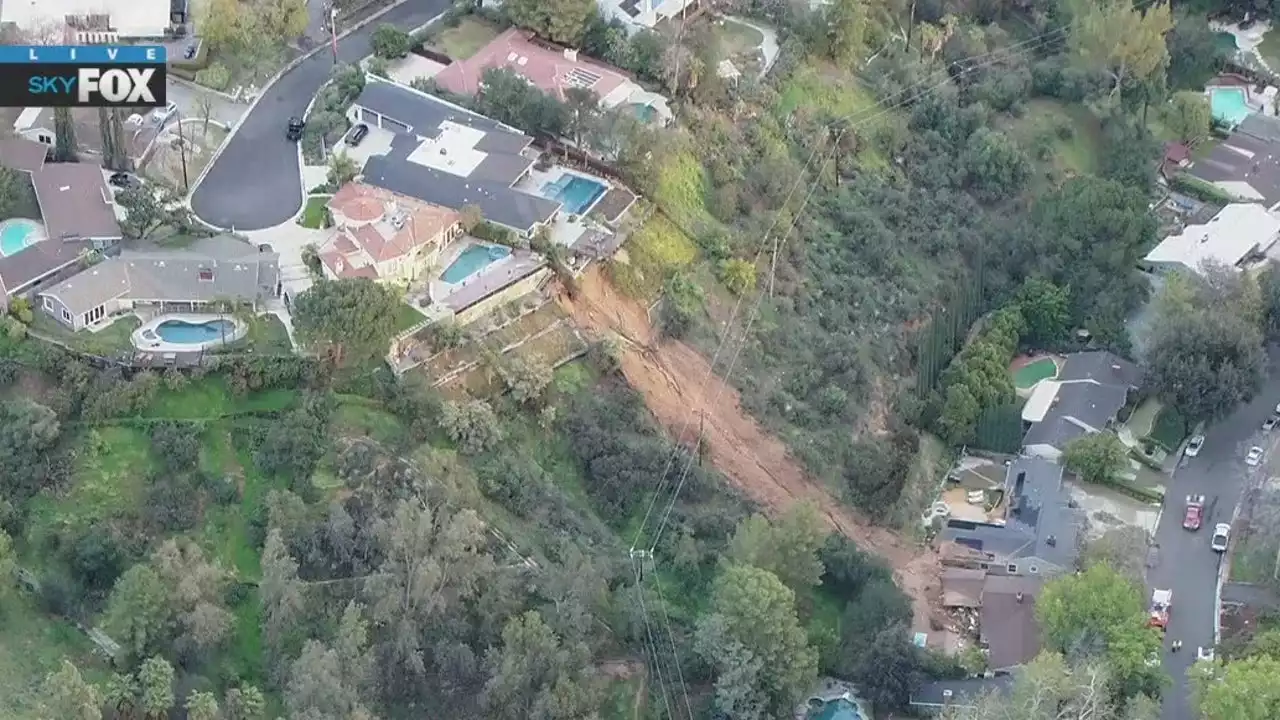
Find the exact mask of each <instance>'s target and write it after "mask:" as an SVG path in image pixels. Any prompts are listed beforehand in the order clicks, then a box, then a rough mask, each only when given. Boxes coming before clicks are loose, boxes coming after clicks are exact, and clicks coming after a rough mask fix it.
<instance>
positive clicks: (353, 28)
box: [187, 0, 409, 232]
mask: <svg viewBox="0 0 1280 720" xmlns="http://www.w3.org/2000/svg"><path fill="white" fill-rule="evenodd" d="M408 1H409V0H396V1H395V2H393V3H391V4H390V5H388V6H386V7H384V8H382V9H381V10H379V11H378V12H376V13H374V14H372V15H370V16H369V17H367V18H365V19H363V20H361V21H360V22H358V23H356V24H355V25H352V26H351V27H349V28H347V29H346V30H343V31H342V32H341V33H339V34H338V42H342V41H343V40H345V39H346V38H347V37H348V36H349V35H351V34H352V33H354V32H356V31H357V30H360V29H361V28H364V27H365V26H366V25H368V24H369V23H372V22H373V21H375V20H377V19H378V18H380V17H382V16H383V15H386V14H387V13H389V12H391V11H392V10H394V9H396V8H398V7H400V6H401V5H403V4H405V3H406V2H408ZM331 47H332V45H331V43H324V44H321V45H317V46H315V47H314V48H311V50H309V51H307V52H305V53H303V54H302V55H300V56H298V57H296V58H294V59H293V60H290V61H289V63H288V64H287V65H285V66H284V67H283V68H281V69H280V71H279V72H277V73H276V74H275V75H273V76H271V79H270V80H268V81H267V83H266V84H265V85H263V86H262V89H261V90H259V91H258V96H257V97H255V98H254V99H253V102H251V103H249V107H248V108H246V109H245V111H244V114H242V115H241V116H240V121H239V122H237V123H236V126H235V127H234V128H233V129H232V130H231V132H230V133H229V134H228V135H227V137H226V139H225V140H223V141H222V146H221V147H219V148H218V151H217V152H216V153H214V154H213V157H211V158H209V164H208V165H205V166H204V170H202V171H201V172H200V177H198V178H196V181H195V182H194V183H192V184H191V190H190V191H189V192H188V193H187V205H188V206H190V205H191V198H192V197H193V196H194V195H195V192H196V188H198V187H200V183H202V182H204V178H205V176H206V175H208V174H209V171H210V170H212V169H213V166H214V165H216V164H217V162H218V158H219V157H221V156H222V151H223V150H225V149H226V147H227V146H228V145H230V144H231V140H232V138H234V137H235V135H236V133H237V132H239V130H240V128H241V127H243V126H244V119H245V118H247V117H248V116H249V114H250V113H252V112H253V109H254V108H255V107H257V105H258V103H259V102H261V101H262V98H263V97H265V96H266V94H267V91H268V90H270V89H271V86H272V85H275V84H276V83H277V82H279V80H280V78H282V77H284V76H285V75H287V74H289V73H290V72H292V71H293V70H295V69H297V67H298V66H299V65H301V64H302V63H304V62H306V61H307V60H310V59H311V57H312V56H314V55H315V54H316V53H318V52H320V51H321V50H329V49H330V48H331ZM312 100H313V101H314V97H313V98H312ZM298 172H299V174H301V172H302V169H301V166H299V169H298ZM303 196H304V197H305V196H306V189H305V188H303ZM194 212H195V210H192V213H193V214H194ZM196 219H197V220H199V217H197V218H196ZM200 222H202V223H204V224H205V225H208V226H209V227H214V228H216V227H217V226H216V225H214V224H212V223H209V222H205V221H204V220H200ZM223 232H226V230H225V229H223Z"/></svg>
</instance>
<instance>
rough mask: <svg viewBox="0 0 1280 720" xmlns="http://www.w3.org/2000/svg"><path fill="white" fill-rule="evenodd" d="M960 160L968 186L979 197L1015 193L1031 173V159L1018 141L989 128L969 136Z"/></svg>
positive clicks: (991, 198) (989, 197)
mask: <svg viewBox="0 0 1280 720" xmlns="http://www.w3.org/2000/svg"><path fill="white" fill-rule="evenodd" d="M960 162H961V163H962V165H963V166H964V168H965V171H966V173H967V178H968V184H969V186H970V187H972V188H973V189H974V191H975V192H976V193H977V194H978V195H979V197H981V198H983V199H984V200H988V201H992V202H995V201H998V200H1003V199H1005V198H1008V197H1012V196H1013V195H1016V194H1017V192H1018V191H1019V190H1020V189H1021V188H1022V186H1023V185H1024V184H1025V183H1026V180H1027V177H1028V176H1029V175H1030V174H1031V163H1030V161H1029V160H1028V159H1027V154H1026V153H1025V152H1023V151H1022V148H1020V147H1018V144H1017V142H1015V141H1014V140H1013V139H1012V138H1010V137H1009V136H1008V135H1005V134H1004V133H1002V132H999V131H996V130H989V129H986V128H982V129H980V130H978V131H977V132H975V133H974V134H973V135H970V136H969V144H968V147H967V148H966V149H965V152H964V155H963V156H962V157H961V159H960Z"/></svg>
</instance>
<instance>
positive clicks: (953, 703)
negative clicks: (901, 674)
mask: <svg viewBox="0 0 1280 720" xmlns="http://www.w3.org/2000/svg"><path fill="white" fill-rule="evenodd" d="M1014 680H1015V677H1014V676H1013V675H1012V674H1008V673H1006V674H993V675H992V676H990V677H980V678H970V679H967V680H938V681H935V682H928V683H925V684H923V685H921V686H920V687H919V688H916V690H915V692H913V693H911V700H910V706H911V709H912V710H913V711H915V713H916V714H922V715H938V714H941V713H942V712H944V711H945V710H947V709H948V708H958V709H964V708H971V707H974V703H975V702H976V701H977V700H978V699H979V698H982V697H985V696H987V695H989V694H998V695H1007V694H1008V693H1009V692H1010V691H1012V690H1013V683H1014Z"/></svg>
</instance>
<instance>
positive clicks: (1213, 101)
mask: <svg viewBox="0 0 1280 720" xmlns="http://www.w3.org/2000/svg"><path fill="white" fill-rule="evenodd" d="M1209 111H1210V113H1212V115H1213V119H1214V120H1216V121H1218V122H1220V123H1225V124H1226V125H1228V126H1230V127H1233V128H1234V127H1235V126H1237V125H1239V124H1240V123H1242V122H1244V120H1245V118H1247V117H1249V116H1250V115H1252V114H1253V108H1251V107H1249V96H1248V94H1247V93H1246V92H1245V90H1244V88H1238V87H1215V88H1209Z"/></svg>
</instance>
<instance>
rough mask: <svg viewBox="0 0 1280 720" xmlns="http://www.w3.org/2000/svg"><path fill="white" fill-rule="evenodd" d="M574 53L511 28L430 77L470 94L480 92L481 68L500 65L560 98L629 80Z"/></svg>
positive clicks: (606, 90) (600, 92)
mask: <svg viewBox="0 0 1280 720" xmlns="http://www.w3.org/2000/svg"><path fill="white" fill-rule="evenodd" d="M574 55H576V52H575V51H573V50H565V51H557V50H553V49H551V48H549V47H544V46H543V45H542V44H539V43H536V42H534V41H532V40H531V39H530V37H529V34H528V33H526V32H525V31H523V30H518V29H516V28H512V29H510V30H507V31H506V32H504V33H502V34H501V35H499V36H498V37H496V38H494V40H493V42H491V43H489V44H488V45H486V46H484V47H483V48H481V49H480V51H479V52H477V53H476V54H475V55H472V56H471V57H470V58H468V59H466V60H458V61H455V62H454V63H453V64H452V65H449V66H448V67H446V68H445V69H444V70H441V71H440V72H439V74H437V75H436V76H435V77H434V78H432V79H433V80H435V82H436V83H437V84H439V85H440V87H442V88H444V89H446V90H449V91H450V92H455V93H458V94H460V95H474V94H476V93H477V92H479V91H480V77H481V75H483V73H484V71H485V70H487V69H488V68H491V67H504V68H506V69H508V70H511V71H512V72H515V73H516V74H518V75H520V76H521V77H524V78H525V79H526V80H528V81H529V82H530V83H532V84H533V85H534V86H536V87H537V88H539V89H540V90H542V91H543V92H546V93H549V94H551V95H554V96H555V97H557V98H559V99H560V100H564V99H565V95H564V93H565V90H567V89H569V88H571V87H586V88H588V89H589V90H591V91H592V92H594V93H595V94H596V95H597V96H599V97H601V98H604V97H605V96H606V95H608V94H609V93H611V92H613V91H614V90H616V89H618V87H619V86H621V85H622V84H624V83H626V82H629V81H630V79H629V78H628V77H627V75H626V73H624V72H623V71H621V70H619V69H618V68H615V67H610V66H608V65H605V64H603V63H600V62H597V61H595V60H591V59H590V58H587V57H586V56H584V55H576V59H575V57H574ZM522 59H523V61H522Z"/></svg>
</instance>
